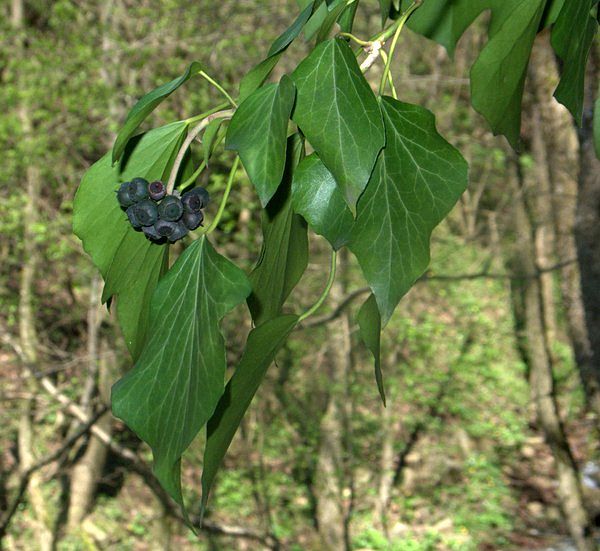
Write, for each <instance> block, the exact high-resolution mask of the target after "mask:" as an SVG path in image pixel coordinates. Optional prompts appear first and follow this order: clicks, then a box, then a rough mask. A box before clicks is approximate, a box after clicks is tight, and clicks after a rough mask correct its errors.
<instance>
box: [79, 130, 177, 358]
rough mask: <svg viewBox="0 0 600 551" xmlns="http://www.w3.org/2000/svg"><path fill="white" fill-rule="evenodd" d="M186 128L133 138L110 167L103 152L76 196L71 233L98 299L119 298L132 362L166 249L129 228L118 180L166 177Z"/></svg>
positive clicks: (121, 318) (144, 333) (143, 334)
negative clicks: (94, 277) (96, 283)
mask: <svg viewBox="0 0 600 551" xmlns="http://www.w3.org/2000/svg"><path fill="white" fill-rule="evenodd" d="M186 128H187V126H186V124H185V123H184V122H176V123H173V124H169V125H167V126H163V127H161V128H157V129H154V130H150V131H149V132H147V133H145V134H143V135H141V136H137V137H136V138H134V139H132V140H130V142H129V144H128V146H127V149H126V151H125V155H124V156H123V158H122V159H121V161H120V162H119V163H118V164H117V165H114V166H113V165H112V163H111V157H110V153H107V154H106V155H105V156H104V157H102V159H100V160H99V161H98V162H96V163H95V164H93V165H92V166H91V167H90V169H89V170H88V171H87V172H86V173H85V175H84V177H83V179H82V181H81V185H80V186H79V188H78V190H77V193H76V195H75V203H74V213H73V231H74V233H75V234H76V235H77V236H78V237H79V238H80V239H81V241H82V242H83V248H84V249H85V251H86V252H87V253H88V254H89V255H90V256H91V258H92V261H93V262H94V264H95V265H96V267H97V268H98V269H99V270H100V273H101V274H102V277H103V278H104V292H103V296H102V300H103V301H104V302H106V301H107V300H109V299H110V298H111V297H117V300H116V308H117V316H118V319H119V324H120V326H121V330H122V331H123V336H124V338H125V343H126V344H127V348H128V349H129V351H130V352H131V355H132V356H133V358H134V359H136V358H137V357H138V355H139V353H140V351H141V347H142V345H143V343H144V340H145V335H146V330H147V327H148V314H149V303H150V297H151V296H152V293H153V291H154V288H155V287H156V284H157V283H158V279H159V277H160V275H161V271H162V269H163V266H164V264H165V263H166V261H167V257H168V248H167V247H164V246H161V245H156V244H154V243H152V242H150V241H148V240H147V239H146V238H145V237H144V235H143V234H142V233H140V232H136V231H134V230H133V228H132V227H131V224H130V223H129V221H128V220H127V216H126V214H125V213H124V212H123V211H122V210H121V208H120V207H119V204H118V202H117V199H116V195H115V192H116V190H117V188H118V187H119V185H120V183H121V182H123V181H126V180H130V179H132V178H134V177H136V176H141V177H143V178H146V179H148V180H149V181H152V180H158V179H166V177H167V176H168V174H169V170H170V167H171V165H172V163H173V159H174V156H175V155H176V153H177V151H178V149H179V146H180V144H181V142H182V140H183V139H184V137H185V133H186Z"/></svg>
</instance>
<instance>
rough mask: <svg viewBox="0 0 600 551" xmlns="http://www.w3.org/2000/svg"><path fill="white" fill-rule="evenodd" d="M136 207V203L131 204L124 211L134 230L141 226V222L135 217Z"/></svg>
mask: <svg viewBox="0 0 600 551" xmlns="http://www.w3.org/2000/svg"><path fill="white" fill-rule="evenodd" d="M136 207H137V205H131V206H130V207H129V208H128V209H127V210H126V211H125V212H126V213H127V218H129V222H130V223H131V225H132V226H133V227H134V228H135V229H136V230H139V229H140V228H141V227H142V224H141V222H140V220H139V219H138V217H137V212H136Z"/></svg>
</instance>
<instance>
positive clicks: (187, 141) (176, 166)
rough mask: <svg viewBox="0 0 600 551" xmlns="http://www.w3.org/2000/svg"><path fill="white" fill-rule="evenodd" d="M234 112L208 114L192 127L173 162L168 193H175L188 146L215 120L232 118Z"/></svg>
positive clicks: (225, 110) (230, 110)
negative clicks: (176, 182)
mask: <svg viewBox="0 0 600 551" xmlns="http://www.w3.org/2000/svg"><path fill="white" fill-rule="evenodd" d="M233 113H234V110H233V109H224V110H223V111H217V112H216V113H212V114H211V115H207V116H206V117H205V118H203V119H202V120H201V121H200V122H199V123H198V124H197V125H196V126H194V128H192V130H191V131H190V132H189V133H188V135H187V137H186V139H185V141H184V142H183V144H182V145H181V147H180V148H179V152H178V153H177V157H176V158H175V162H174V163H173V168H172V169H171V174H169V181H168V183H167V193H169V194H171V193H173V189H175V181H176V180H177V173H178V172H179V168H180V167H181V163H182V162H183V158H184V157H185V154H186V152H187V150H188V148H189V147H190V145H191V144H192V142H193V141H194V140H195V139H196V137H197V136H198V134H200V132H202V131H203V130H204V129H205V128H206V127H207V126H208V125H209V124H210V123H211V122H212V121H213V120H215V119H230V118H231V117H232V116H233Z"/></svg>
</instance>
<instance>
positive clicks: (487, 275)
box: [298, 259, 577, 329]
mask: <svg viewBox="0 0 600 551" xmlns="http://www.w3.org/2000/svg"><path fill="white" fill-rule="evenodd" d="M576 262H577V259H571V260H565V261H564V262H558V263H557V264H553V265H551V266H543V267H541V268H538V269H537V270H536V271H535V272H534V273H532V274H510V273H505V274H502V273H493V272H488V271H486V270H484V271H481V272H475V273H472V274H456V275H452V274H430V273H424V274H423V275H422V276H421V277H420V278H419V279H417V281H416V282H415V283H424V282H426V281H436V280H437V281H465V280H466V281H470V280H473V279H508V280H511V281H515V280H516V281H519V280H526V279H535V278H537V277H539V276H540V275H542V274H545V273H548V272H553V271H555V270H560V269H561V268H564V267H565V266H569V265H571V264H575V263H576ZM370 291H371V289H370V288H369V287H361V288H360V289H357V290H356V291H353V292H352V293H350V294H349V295H348V296H347V297H346V298H345V299H344V300H342V302H340V303H339V304H338V305H337V306H336V307H335V308H334V309H333V312H331V313H330V314H327V315H325V316H321V317H319V318H315V319H313V320H312V321H309V322H307V323H303V324H302V325H300V326H299V327H298V329H307V328H309V327H317V326H319V325H324V324H326V323H329V322H330V321H333V320H334V319H337V318H338V317H340V316H341V315H342V313H343V312H344V310H345V309H346V308H348V306H350V305H351V304H352V302H354V300H355V299H357V298H358V297H360V296H361V295H364V294H366V293H369V292H370Z"/></svg>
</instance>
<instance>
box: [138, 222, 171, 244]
mask: <svg viewBox="0 0 600 551" xmlns="http://www.w3.org/2000/svg"><path fill="white" fill-rule="evenodd" d="M142 231H143V232H144V235H145V236H146V237H147V238H148V239H150V240H151V241H155V242H157V243H163V242H164V241H165V237H164V236H163V235H160V234H159V233H158V232H157V231H156V228H155V227H154V226H146V227H144V228H142Z"/></svg>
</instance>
